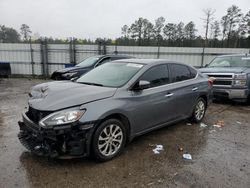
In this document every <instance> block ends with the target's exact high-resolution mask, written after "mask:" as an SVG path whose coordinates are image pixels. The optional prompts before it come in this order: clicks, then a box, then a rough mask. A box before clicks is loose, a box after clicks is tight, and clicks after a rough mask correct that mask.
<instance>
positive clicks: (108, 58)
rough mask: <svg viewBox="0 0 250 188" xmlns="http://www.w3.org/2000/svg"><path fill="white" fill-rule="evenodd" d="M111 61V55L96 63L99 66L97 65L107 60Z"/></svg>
mask: <svg viewBox="0 0 250 188" xmlns="http://www.w3.org/2000/svg"><path fill="white" fill-rule="evenodd" d="M109 61H111V58H110V57H107V58H104V59H102V60H101V61H99V62H98V63H97V64H96V67H97V66H100V65H102V64H104V63H107V62H109Z"/></svg>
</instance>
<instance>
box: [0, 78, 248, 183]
mask: <svg viewBox="0 0 250 188" xmlns="http://www.w3.org/2000/svg"><path fill="white" fill-rule="evenodd" d="M42 82H44V80H31V79H0V169H1V170H0V187H1V188H5V187H8V188H9V187H11V188H12V187H60V188H62V187H250V178H249V177H250V118H249V115H250V106H249V105H247V104H235V103H230V102H226V103H214V104H212V105H210V107H209V109H208V111H207V114H206V117H205V119H204V121H203V123H204V124H205V125H204V124H202V125H200V124H192V125H189V124H187V122H185V121H183V122H180V123H178V124H175V125H173V126H169V127H166V128H163V129H160V130H157V131H154V132H151V133H149V134H146V135H143V136H140V137H138V138H136V139H135V140H134V141H133V142H131V143H130V144H129V145H127V147H126V148H125V151H124V152H123V153H122V154H121V155H120V156H119V157H117V158H115V159H114V160H112V161H109V162H106V163H98V162H96V161H95V160H93V159H91V158H83V159H74V160H49V159H47V158H43V157H37V156H34V155H32V154H31V153H29V152H28V151H26V149H25V148H24V147H23V146H22V145H21V144H20V143H19V141H18V139H17V133H18V130H19V128H18V126H17V121H18V120H20V119H21V112H22V111H23V110H24V107H25V106H27V94H28V92H29V88H30V87H31V86H33V85H35V84H38V83H42ZM218 121H223V122H224V126H223V127H221V128H218V127H214V126H213V125H214V124H216V123H217V122H218ZM156 144H161V145H163V149H164V150H162V151H160V154H154V152H153V149H154V148H155V147H156ZM180 147H181V148H183V151H179V148H180ZM184 152H185V153H189V154H191V155H192V160H184V159H183V158H182V155H183V153H184Z"/></svg>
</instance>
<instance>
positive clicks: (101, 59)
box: [51, 55, 132, 80]
mask: <svg viewBox="0 0 250 188" xmlns="http://www.w3.org/2000/svg"><path fill="white" fill-rule="evenodd" d="M129 58H132V57H131V56H126V55H97V56H91V57H88V58H86V59H85V60H83V61H82V62H80V63H78V64H77V65H76V66H74V67H68V68H65V69H61V70H57V71H55V72H53V73H52V75H51V79H53V80H70V79H72V78H74V79H77V78H79V77H80V76H82V75H83V74H85V73H87V72H88V71H90V70H91V69H93V68H95V67H98V66H99V65H102V64H104V63H107V62H109V61H114V60H118V59H129Z"/></svg>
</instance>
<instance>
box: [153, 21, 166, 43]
mask: <svg viewBox="0 0 250 188" xmlns="http://www.w3.org/2000/svg"><path fill="white" fill-rule="evenodd" d="M164 22H165V18H163V17H159V18H157V19H156V20H155V26H154V36H155V39H156V41H157V45H159V43H160V40H161V39H162V29H163V27H164Z"/></svg>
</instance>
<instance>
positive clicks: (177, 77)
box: [170, 64, 196, 82]
mask: <svg viewBox="0 0 250 188" xmlns="http://www.w3.org/2000/svg"><path fill="white" fill-rule="evenodd" d="M170 67H171V75H172V76H171V78H172V79H171V80H172V82H180V81H184V80H188V79H191V78H194V77H195V76H196V71H195V70H194V69H193V70H192V71H191V70H190V69H189V67H187V66H185V65H179V64H172V65H170Z"/></svg>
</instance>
